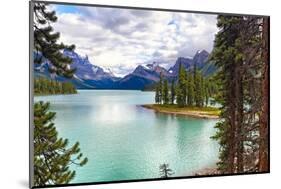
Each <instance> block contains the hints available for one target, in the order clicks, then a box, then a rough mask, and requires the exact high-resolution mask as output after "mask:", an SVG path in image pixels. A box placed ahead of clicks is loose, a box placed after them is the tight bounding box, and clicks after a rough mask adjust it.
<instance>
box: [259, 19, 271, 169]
mask: <svg viewBox="0 0 281 189" xmlns="http://www.w3.org/2000/svg"><path fill="white" fill-rule="evenodd" d="M262 21H263V23H262V47H263V53H262V59H263V60H262V61H263V75H262V104H261V105H262V111H261V112H262V113H261V121H260V128H259V133H260V143H259V171H261V172H266V171H269V166H268V161H269V159H268V156H269V154H268V153H269V152H268V127H269V123H268V116H269V110H268V108H269V107H268V103H269V93H268V92H269V81H268V79H269V78H268V74H269V70H268V69H269V61H268V60H269V35H268V31H269V18H267V17H264V18H263V19H262Z"/></svg>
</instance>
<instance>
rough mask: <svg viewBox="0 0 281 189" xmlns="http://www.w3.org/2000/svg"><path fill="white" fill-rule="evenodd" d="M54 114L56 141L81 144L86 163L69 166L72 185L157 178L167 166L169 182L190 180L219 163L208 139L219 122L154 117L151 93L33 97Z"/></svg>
mask: <svg viewBox="0 0 281 189" xmlns="http://www.w3.org/2000/svg"><path fill="white" fill-rule="evenodd" d="M40 100H42V101H49V102H50V103H51V110H52V111H55V112H57V115H56V119H55V126H56V128H57V130H58V132H59V135H60V137H63V138H68V139H69V141H70V143H71V144H73V143H74V142H76V141H79V142H80V147H81V151H82V152H83V154H84V155H85V156H86V157H88V159H89V162H88V163H87V164H86V165H85V166H84V167H75V166H72V167H71V168H72V169H75V170H76V177H75V179H74V180H72V181H71V182H72V183H82V182H102V181H115V180H131V179H132V180H133V179H148V178H159V176H160V175H159V165H160V164H163V163H168V164H169V165H170V168H171V169H172V170H173V171H174V172H175V174H174V175H173V176H188V175H191V174H193V173H194V172H195V171H198V170H200V169H203V168H206V167H213V166H215V163H216V162H217V161H218V150H219V145H218V144H217V142H215V141H213V140H212V139H210V137H211V136H212V135H213V134H214V133H215V129H214V125H215V123H216V122H217V120H211V119H196V118H188V117H182V116H173V115H167V114H161V113H155V112H154V111H153V110H148V109H144V108H142V107H140V106H139V105H141V104H151V103H154V93H153V92H141V91H128V90H122V91H121V90H120V91H119V90H79V91H78V94H74V95H54V96H40V97H38V96H37V97H35V101H40Z"/></svg>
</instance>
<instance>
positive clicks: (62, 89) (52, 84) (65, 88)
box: [34, 77, 77, 95]
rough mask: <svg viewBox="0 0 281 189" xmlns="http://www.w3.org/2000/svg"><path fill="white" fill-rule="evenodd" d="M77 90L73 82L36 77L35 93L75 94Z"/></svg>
mask: <svg viewBox="0 0 281 189" xmlns="http://www.w3.org/2000/svg"><path fill="white" fill-rule="evenodd" d="M75 93H77V90H76V88H75V86H74V85H73V84H72V83H71V82H59V81H55V80H50V79H47V78H43V77H40V78H35V79H34V94H35V95H53V94H75Z"/></svg>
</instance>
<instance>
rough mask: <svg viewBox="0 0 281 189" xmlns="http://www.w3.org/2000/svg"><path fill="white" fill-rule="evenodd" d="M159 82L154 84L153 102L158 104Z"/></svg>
mask: <svg viewBox="0 0 281 189" xmlns="http://www.w3.org/2000/svg"><path fill="white" fill-rule="evenodd" d="M159 92H160V91H159V83H157V84H156V88H155V103H156V104H159V103H160V96H159Z"/></svg>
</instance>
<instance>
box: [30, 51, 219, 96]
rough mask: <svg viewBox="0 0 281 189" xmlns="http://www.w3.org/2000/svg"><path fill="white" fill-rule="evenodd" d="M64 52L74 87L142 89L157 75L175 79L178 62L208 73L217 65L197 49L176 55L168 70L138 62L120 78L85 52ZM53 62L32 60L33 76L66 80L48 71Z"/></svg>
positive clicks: (154, 79)
mask: <svg viewBox="0 0 281 189" xmlns="http://www.w3.org/2000/svg"><path fill="white" fill-rule="evenodd" d="M63 53H64V55H65V56H68V57H70V58H71V59H72V61H73V63H72V64H71V68H76V72H75V74H74V76H73V78H72V79H70V81H71V82H72V83H73V84H74V85H75V86H76V87H77V88H89V89H91V88H97V89H138V90H141V89H144V88H145V87H146V86H148V85H152V84H154V83H156V82H158V81H159V78H160V75H161V74H162V76H163V77H164V78H166V79H168V81H169V82H170V81H172V80H175V79H177V76H178V70H179V65H180V64H181V65H182V66H183V67H184V68H185V69H186V70H187V71H189V70H191V69H193V68H194V66H195V65H196V67H197V68H198V69H199V70H201V71H202V72H203V74H204V75H209V74H212V73H213V72H215V70H216V67H215V66H214V65H213V64H212V63H210V62H208V57H209V53H208V52H207V51H205V50H202V51H197V53H196V54H195V55H194V57H193V58H185V57H179V58H178V59H177V61H176V62H175V64H174V65H173V66H172V67H171V68H170V69H168V70H166V69H165V68H163V67H161V66H160V65H161V63H157V62H153V63H151V64H146V65H138V66H137V67H136V68H135V69H134V71H133V72H132V73H129V74H128V75H126V76H124V77H122V78H120V77H115V76H114V74H113V72H112V71H111V70H110V69H109V68H105V67H100V66H97V65H94V64H93V62H90V60H89V58H88V56H87V55H86V56H81V55H79V54H78V53H76V52H74V51H69V50H65V51H64V52H63ZM50 66H52V65H51V63H50V62H49V61H48V60H44V61H43V63H42V64H40V65H38V64H35V66H34V70H35V77H37V76H45V77H49V78H52V79H56V80H60V81H65V80H69V79H65V78H63V77H60V76H56V75H50V73H49V72H48V68H49V67H50Z"/></svg>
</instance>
